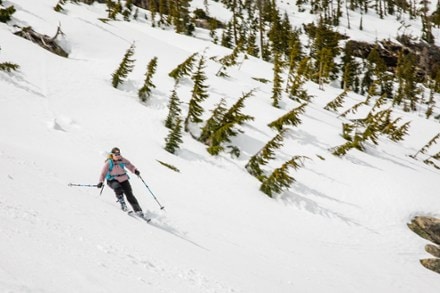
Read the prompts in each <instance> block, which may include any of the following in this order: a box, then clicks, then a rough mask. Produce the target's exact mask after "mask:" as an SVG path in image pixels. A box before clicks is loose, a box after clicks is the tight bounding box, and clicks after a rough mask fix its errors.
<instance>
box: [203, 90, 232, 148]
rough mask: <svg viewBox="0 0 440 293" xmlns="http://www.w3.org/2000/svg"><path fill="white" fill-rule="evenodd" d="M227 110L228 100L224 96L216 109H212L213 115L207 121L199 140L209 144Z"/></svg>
mask: <svg viewBox="0 0 440 293" xmlns="http://www.w3.org/2000/svg"><path fill="white" fill-rule="evenodd" d="M226 110H227V109H226V101H225V99H224V98H222V99H221V100H220V102H219V103H218V104H217V106H216V107H215V109H214V110H212V111H211V112H212V115H211V117H210V118H209V119H208V120H207V121H206V123H205V126H204V127H203V128H202V132H201V134H200V137H199V141H201V142H203V143H205V144H209V138H210V137H211V136H212V134H213V133H214V132H215V131H216V130H217V129H219V128H220V125H221V122H222V120H223V117H224V115H225V113H226Z"/></svg>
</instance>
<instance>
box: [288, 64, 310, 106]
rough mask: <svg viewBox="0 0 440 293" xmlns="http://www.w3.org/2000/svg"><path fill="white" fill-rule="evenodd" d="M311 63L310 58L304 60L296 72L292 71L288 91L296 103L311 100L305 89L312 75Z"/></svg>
mask: <svg viewBox="0 0 440 293" xmlns="http://www.w3.org/2000/svg"><path fill="white" fill-rule="evenodd" d="M309 61H310V59H309V58H307V57H306V58H303V59H302V60H301V61H300V62H299V64H298V66H297V68H296V70H292V71H291V73H290V75H289V77H288V79H289V85H290V88H289V89H288V91H289V98H290V99H292V100H294V101H298V102H301V101H306V102H308V101H309V100H310V98H311V96H310V95H309V94H308V93H307V91H306V90H304V89H303V85H304V83H305V82H306V81H307V78H308V76H309V74H310V67H309Z"/></svg>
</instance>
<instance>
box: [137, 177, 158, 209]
mask: <svg viewBox="0 0 440 293" xmlns="http://www.w3.org/2000/svg"><path fill="white" fill-rule="evenodd" d="M138 177H139V178H140V179H141V180H142V182H143V183H144V185H145V187H147V189H148V191H149V192H150V193H151V195H152V196H153V198H154V200H155V201H156V202H157V204H158V205H159V206H160V209H161V210H163V209H164V208H165V207H164V206H162V205H161V204H160V202H159V201H158V200H157V198H156V196H155V195H154V193H153V192H152V191H151V189H150V187H148V185H147V183H145V181H144V179H142V177H141V175H138Z"/></svg>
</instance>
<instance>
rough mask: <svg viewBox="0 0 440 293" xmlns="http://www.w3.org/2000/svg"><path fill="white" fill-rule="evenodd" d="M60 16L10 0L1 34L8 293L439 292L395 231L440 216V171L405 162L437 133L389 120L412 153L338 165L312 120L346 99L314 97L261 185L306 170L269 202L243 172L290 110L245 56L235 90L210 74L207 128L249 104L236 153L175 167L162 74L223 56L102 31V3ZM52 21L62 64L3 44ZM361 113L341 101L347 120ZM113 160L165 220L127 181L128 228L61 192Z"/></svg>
mask: <svg viewBox="0 0 440 293" xmlns="http://www.w3.org/2000/svg"><path fill="white" fill-rule="evenodd" d="M56 2H57V1H53V0H40V1H38V2H37V1H26V0H14V1H3V5H4V6H9V5H14V6H15V8H16V9H17V12H16V13H15V14H14V18H13V21H11V22H9V23H8V24H4V23H0V46H1V51H0V62H5V61H10V62H13V63H17V64H19V65H20V70H19V71H18V72H15V73H5V72H0V105H1V107H0V126H1V127H0V165H1V166H2V167H1V171H0V186H1V191H0V243H1V244H0V247H1V249H0V291H1V292H191V293H192V292H252V293H258V292H438V288H440V278H439V276H438V275H437V274H435V273H432V272H430V271H428V270H426V269H424V268H423V267H422V266H421V265H420V264H419V262H418V260H419V259H420V258H424V257H426V256H427V255H426V253H424V250H423V247H424V245H425V241H424V240H423V239H421V238H419V237H418V236H416V235H415V234H413V233H412V232H410V231H409V230H408V229H407V228H406V223H407V222H408V221H409V220H410V219H411V218H412V217H413V216H414V215H418V214H424V215H427V214H428V215H433V216H440V212H439V208H440V197H439V195H438V190H440V180H439V174H440V173H439V171H438V170H436V169H434V168H432V167H429V166H427V165H425V164H423V163H421V162H420V161H416V160H413V159H411V158H410V157H408V155H411V154H414V153H415V152H417V150H419V149H420V148H421V147H422V146H423V145H424V144H425V143H426V142H427V141H428V140H429V139H431V138H432V137H433V136H434V135H435V134H437V133H438V132H439V131H440V125H439V124H438V122H435V121H434V120H426V119H424V118H423V112H420V113H404V112H401V111H398V110H396V111H395V113H396V114H397V115H399V116H402V117H403V120H404V121H412V124H411V128H410V135H409V136H408V138H407V139H406V140H405V141H403V142H401V143H398V144H396V143H392V142H391V141H389V140H387V139H384V138H381V139H380V144H379V145H378V146H372V145H370V146H369V147H368V150H367V152H365V153H361V152H359V151H355V150H352V151H350V153H349V154H348V155H347V156H345V157H343V158H337V157H334V156H333V155H331V154H330V152H329V151H328V149H329V148H331V147H334V146H337V145H339V144H341V143H343V139H342V138H341V137H340V136H339V134H340V131H341V122H342V121H341V119H340V118H337V115H336V114H335V113H331V112H328V111H326V110H324V109H323V106H324V105H325V104H326V103H327V102H328V101H330V100H332V99H333V98H334V97H336V95H338V94H339V93H340V92H341V90H340V89H338V88H333V87H331V86H330V85H327V86H326V87H325V91H320V90H318V87H317V85H314V84H312V83H310V84H308V90H309V92H310V93H311V94H313V95H314V96H315V98H314V99H313V102H312V103H311V104H310V105H309V106H308V107H307V111H306V114H305V115H303V116H302V117H301V118H302V120H303V124H302V125H301V126H300V127H299V128H294V129H292V130H290V131H289V135H288V139H287V140H286V141H285V145H284V147H283V148H282V149H281V150H280V151H279V152H278V153H277V160H275V161H273V162H271V163H270V165H269V166H268V169H270V168H272V169H273V168H276V167H278V166H280V165H281V163H282V162H284V161H286V160H287V159H289V158H290V157H292V156H293V155H305V156H308V157H309V158H310V160H307V161H306V162H305V166H304V168H302V169H300V170H298V171H296V172H294V173H292V175H293V176H294V177H295V179H297V182H296V183H295V184H294V185H293V186H292V187H291V188H290V189H289V190H288V191H286V192H285V193H283V194H282V195H280V196H279V197H278V198H277V199H270V198H268V197H266V196H265V195H264V194H263V193H261V192H260V191H259V182H258V181H257V180H256V179H255V178H253V177H252V176H250V175H249V174H248V173H247V172H246V171H245V170H244V165H245V164H246V162H247V160H248V159H249V157H250V156H252V155H253V154H255V152H256V151H258V150H259V149H260V148H261V147H262V146H263V145H264V144H265V143H266V142H267V141H268V140H270V139H271V138H272V137H273V136H274V135H275V132H274V131H273V130H271V129H269V128H268V127H267V124H268V123H269V122H271V121H273V120H274V119H276V118H278V117H279V116H281V115H282V114H283V113H285V112H286V111H287V110H289V109H291V108H293V107H295V106H297V104H296V103H294V102H293V101H290V100H288V99H284V100H283V102H282V109H275V108H273V107H272V106H271V100H270V96H271V85H270V84H263V83H259V82H257V81H256V80H254V79H253V77H258V78H266V79H269V80H271V79H272V66H271V65H270V64H268V63H265V62H262V61H260V60H257V59H254V58H251V59H249V60H246V61H245V62H244V63H243V64H242V66H241V67H240V68H233V69H231V70H230V71H229V73H230V76H231V77H230V78H228V79H222V78H218V77H216V76H215V73H216V72H217V70H218V69H219V65H218V64H217V63H215V62H214V61H212V60H210V61H208V64H207V65H208V66H207V68H206V74H207V76H208V81H207V83H208V84H209V94H210V98H209V99H208V100H207V101H206V102H204V103H203V106H204V108H205V113H204V117H205V118H208V117H209V114H210V112H209V110H211V109H213V107H214V105H215V104H216V103H218V102H219V101H220V99H221V98H222V97H225V98H226V101H227V103H228V105H232V103H234V102H235V101H236V99H238V98H239V97H240V96H241V95H242V93H244V92H248V91H249V90H251V89H256V91H255V94H254V96H253V97H252V98H250V99H249V100H248V101H247V102H246V108H245V110H244V112H245V113H246V114H249V115H252V116H254V117H255V121H252V122H249V123H247V124H246V125H244V126H243V127H242V130H243V131H244V133H243V134H241V135H239V136H238V137H236V138H235V139H234V142H235V143H237V144H238V145H239V146H240V149H241V153H242V155H241V156H240V158H238V159H233V158H231V157H230V156H229V155H227V154H222V155H220V156H218V157H212V156H210V155H209V154H208V153H207V152H206V150H205V146H204V145H202V144H200V143H198V142H196V141H195V140H194V139H192V138H191V137H190V136H189V135H188V134H185V135H184V138H183V139H184V143H183V144H182V148H181V150H180V151H179V152H178V154H177V155H171V154H169V153H167V152H166V151H165V150H164V149H163V146H164V138H165V137H166V135H167V133H168V131H167V129H166V128H165V127H164V126H163V120H164V119H165V117H166V115H167V113H168V109H167V103H168V99H169V96H170V91H171V90H172V88H173V86H174V81H173V80H172V79H171V78H169V77H168V72H170V71H171V70H172V69H173V68H174V67H175V66H176V65H177V64H179V63H181V62H182V61H183V60H184V59H185V58H187V57H188V56H189V55H191V54H192V53H194V52H200V53H203V52H205V53H204V54H205V55H206V56H207V57H212V56H223V55H225V54H228V52H229V51H228V50H227V49H225V48H222V47H218V46H215V45H213V44H211V43H209V42H206V41H203V40H200V39H195V38H190V37H186V36H182V35H176V34H174V33H173V32H171V31H169V30H162V29H157V28H152V27H151V26H150V25H149V23H148V22H147V21H145V20H139V21H133V22H122V21H118V22H109V23H103V22H101V21H99V20H98V18H100V17H104V16H105V15H106V13H105V7H104V6H103V5H98V4H96V5H92V6H87V5H82V4H81V5H73V4H67V5H65V9H66V10H65V11H64V12H63V13H56V12H55V11H53V9H52V8H53V7H54V6H55V4H56ZM59 23H60V24H61V26H62V30H63V32H64V34H65V36H64V40H63V46H64V47H65V48H68V49H69V52H70V55H69V58H68V59H66V58H62V57H58V56H55V55H53V54H51V53H49V52H47V51H45V50H43V49H41V48H40V47H38V46H37V45H35V44H33V43H31V42H29V41H27V40H25V39H22V38H19V37H17V36H14V35H13V34H12V32H15V31H16V30H17V29H16V28H14V27H13V25H14V24H16V25H19V26H32V27H33V28H34V29H35V30H36V31H38V32H40V33H45V34H47V35H53V34H54V33H55V31H56V27H57V25H58V24H59ZM198 33H199V34H200V35H203V33H204V32H202V31H200V32H198ZM133 42H135V45H136V53H135V59H136V67H135V69H134V71H133V72H132V73H131V74H130V76H129V79H128V81H127V82H126V83H125V84H124V85H123V86H122V87H120V88H119V89H114V88H113V87H112V86H111V76H110V75H111V73H112V72H113V71H114V70H115V69H116V67H117V66H118V64H119V62H120V61H121V59H122V56H123V54H124V53H125V51H126V50H127V49H128V47H129V46H130V45H131V44H132V43H133ZM154 56H157V57H158V67H157V72H156V74H155V75H154V78H153V81H154V83H155V84H156V86H157V87H156V89H155V90H154V92H153V96H152V97H151V99H150V100H149V101H148V102H147V103H145V104H142V103H140V102H139V101H138V98H137V90H138V89H139V88H140V87H141V86H142V84H143V80H144V73H145V71H146V65H147V64H148V62H149V60H151V58H153V57H154ZM191 86H192V82H191V81H190V80H189V79H186V80H184V82H183V84H182V85H181V86H180V87H179V88H178V93H179V97H180V98H181V99H182V100H183V101H184V102H188V99H189V93H190V90H191ZM362 99H363V97H360V96H358V95H355V94H350V95H349V99H348V101H347V107H349V106H350V105H352V104H354V103H355V102H357V101H360V100H362ZM186 110H187V106H186V104H184V105H183V111H184V114H186ZM437 112H438V109H437ZM114 146H118V147H120V148H121V150H122V153H123V155H124V156H126V157H127V158H128V159H129V160H131V161H132V162H133V163H134V164H135V165H136V166H137V167H138V168H139V170H141V174H142V176H143V178H144V179H145V180H146V181H147V183H148V185H149V186H150V188H151V189H152V191H153V192H154V193H155V194H156V196H157V197H158V199H159V201H160V202H161V203H162V204H163V205H164V206H165V207H166V208H165V211H160V209H159V206H158V205H157V203H156V202H155V201H154V199H153V198H152V197H151V196H150V194H149V193H148V191H147V190H146V188H145V186H144V185H143V184H142V182H141V181H140V180H139V179H138V178H136V176H134V175H133V176H131V183H132V186H133V189H134V192H135V195H136V196H137V198H138V200H139V201H140V204H141V206H142V207H143V208H144V210H145V211H147V213H148V215H149V216H150V217H152V218H153V220H152V223H151V224H146V223H145V222H142V221H140V220H137V219H135V218H131V217H128V216H126V215H125V214H124V213H121V212H120V210H119V209H118V207H117V204H116V203H115V198H114V195H113V193H112V191H111V190H109V189H108V188H105V189H104V192H103V194H102V196H100V195H99V190H97V189H95V188H86V187H83V188H76V187H68V186H67V184H68V183H69V182H73V183H84V184H96V183H97V180H98V175H99V172H100V170H101V168H102V165H103V163H104V160H105V156H106V152H107V151H109V150H110V149H111V148H112V147H114ZM437 151H438V147H437ZM157 160H160V161H163V162H166V163H169V164H171V165H173V166H176V167H177V168H178V169H179V170H180V173H177V172H174V171H172V170H170V169H168V168H166V167H164V166H162V165H161V164H159V163H158V161H157Z"/></svg>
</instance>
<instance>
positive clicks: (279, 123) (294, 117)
mask: <svg viewBox="0 0 440 293" xmlns="http://www.w3.org/2000/svg"><path fill="white" fill-rule="evenodd" d="M306 106H307V103H304V104H302V105H300V106H299V107H296V108H294V109H293V110H291V111H289V112H288V113H287V114H284V115H283V116H281V117H280V118H278V119H276V120H275V121H272V122H271V123H269V125H268V126H269V127H270V128H275V129H276V130H278V131H281V130H282V129H283V128H284V126H286V125H292V126H295V127H296V126H298V125H300V124H301V119H300V118H299V115H301V114H304V112H305V107H306Z"/></svg>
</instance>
